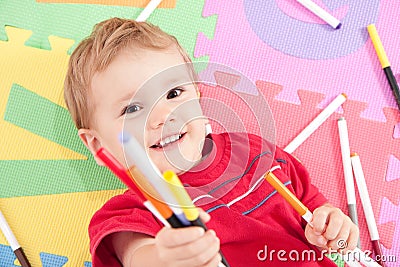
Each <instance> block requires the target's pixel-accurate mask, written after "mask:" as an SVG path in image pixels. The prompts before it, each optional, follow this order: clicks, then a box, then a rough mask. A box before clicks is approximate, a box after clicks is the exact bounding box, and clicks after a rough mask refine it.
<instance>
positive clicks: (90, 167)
mask: <svg viewBox="0 0 400 267" xmlns="http://www.w3.org/2000/svg"><path fill="white" fill-rule="evenodd" d="M4 120H5V121H8V122H10V123H12V124H14V125H16V126H18V127H21V128H23V129H26V130H28V131H30V132H32V133H34V134H37V135H39V136H41V137H43V138H46V139H48V140H50V141H53V142H55V143H58V144H59V145H62V146H64V147H66V148H68V149H71V150H74V151H76V152H78V153H81V154H83V155H85V156H87V157H88V159H87V160H2V161H0V170H1V171H2V173H1V180H2V184H3V185H7V186H1V187H0V198H3V197H17V196H34V195H48V194H61V193H72V192H87V191H97V190H110V189H119V188H124V187H125V186H124V185H123V184H122V183H121V182H120V181H119V180H118V179H117V178H115V177H114V176H113V175H112V174H111V173H110V172H109V171H108V170H107V169H105V168H101V167H99V166H98V165H97V164H96V162H95V160H94V159H93V157H92V156H90V152H89V151H88V150H87V149H86V148H85V147H84V146H83V144H81V141H80V140H79V138H78V135H77V132H76V129H75V128H74V126H73V123H72V121H71V119H70V117H69V115H68V111H66V110H65V109H64V108H62V107H60V106H58V105H57V104H55V103H53V102H51V101H49V100H47V99H46V98H43V97H41V96H39V95H37V94H34V93H32V92H30V91H28V90H27V89H25V88H23V87H21V86H19V85H16V84H14V85H13V86H12V88H11V90H10V96H9V99H8V103H7V108H6V111H5V114H4ZM33 145H34V144H33ZM16 181H18V182H16Z"/></svg>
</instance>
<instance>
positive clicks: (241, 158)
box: [89, 133, 336, 267]
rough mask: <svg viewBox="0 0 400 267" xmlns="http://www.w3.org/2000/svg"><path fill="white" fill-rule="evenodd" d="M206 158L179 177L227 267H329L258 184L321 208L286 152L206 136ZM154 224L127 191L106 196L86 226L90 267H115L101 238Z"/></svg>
mask: <svg viewBox="0 0 400 267" xmlns="http://www.w3.org/2000/svg"><path fill="white" fill-rule="evenodd" d="M212 141H213V142H214V146H213V149H212V152H211V153H210V155H209V156H208V158H207V159H206V160H204V161H203V162H202V163H201V164H200V165H198V166H196V167H195V168H194V169H192V170H190V171H189V172H186V173H184V174H182V175H180V176H179V177H180V179H181V180H182V183H183V184H184V185H185V186H186V188H187V191H188V192H189V194H190V195H191V197H192V199H193V200H194V203H195V204H196V206H198V207H201V208H202V209H204V210H205V211H206V212H208V213H209V214H210V215H211V220H210V222H208V223H207V227H208V228H210V229H214V230H215V232H216V233H217V236H218V237H219V239H220V240H221V251H222V252H223V254H224V256H225V258H226V259H227V261H228V262H229V264H230V265H231V266H232V267H239V266H266V265H268V264H269V266H289V265H290V266H336V265H335V264H334V263H333V262H332V261H331V260H330V259H327V258H325V257H321V255H320V253H319V251H318V249H317V248H316V247H315V246H313V245H310V244H309V243H308V241H307V240H306V238H305V235H304V227H305V223H304V221H302V218H301V217H300V216H299V215H298V213H297V212H296V211H295V210H294V209H293V208H292V207H291V206H290V205H289V204H288V203H287V202H286V201H285V200H284V199H283V198H282V197H281V196H280V195H279V194H278V193H277V192H276V190H275V189H274V188H273V187H272V186H271V185H269V183H268V182H267V181H266V180H265V179H263V175H264V174H265V173H266V172H267V171H269V170H272V171H273V173H274V174H275V175H276V176H277V177H278V178H279V179H280V180H281V181H282V182H283V183H284V184H285V185H286V186H287V188H288V189H289V190H290V191H292V192H293V193H294V194H295V195H296V196H297V197H298V198H299V199H300V200H301V201H302V203H303V204H304V205H306V206H307V207H308V208H309V209H310V210H311V211H313V210H314V209H315V208H317V207H319V206H321V205H322V204H324V203H326V199H325V197H324V196H323V195H322V194H320V193H319V191H318V189H317V188H316V187H314V186H313V185H312V184H311V183H310V178H309V175H308V173H307V171H306V169H305V168H304V167H303V166H302V165H301V164H300V163H299V162H298V161H297V160H296V159H294V158H293V157H292V156H291V155H289V154H287V153H285V152H284V151H283V150H281V149H279V148H275V147H274V146H273V145H271V144H268V143H267V142H264V141H263V140H262V139H261V138H260V137H257V136H255V135H247V134H227V133H224V134H219V135H212ZM162 227H163V226H162V224H161V223H160V222H159V221H158V220H157V219H156V218H155V217H154V216H153V215H152V214H151V213H150V212H149V211H148V210H147V209H146V208H145V207H144V206H143V204H142V201H141V199H140V198H139V197H138V196H137V195H136V194H135V193H134V192H132V191H131V190H128V191H126V192H125V193H124V194H122V195H118V196H115V197H113V198H112V199H110V200H109V201H108V202H107V203H106V204H105V205H104V206H103V207H102V208H101V209H100V210H99V211H97V212H96V214H95V215H94V216H93V218H92V220H91V223H90V225H89V235H90V248H91V254H92V263H93V266H94V267H101V266H108V267H110V266H111V267H112V266H121V264H120V263H119V261H118V259H117V257H116V256H115V253H114V250H113V248H112V247H111V245H110V242H109V241H108V239H107V236H108V235H110V234H111V233H115V232H120V231H133V232H139V233H144V234H147V235H150V236H155V235H156V234H157V232H158V231H159V230H160V229H161V228H162Z"/></svg>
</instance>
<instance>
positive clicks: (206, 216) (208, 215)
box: [197, 208, 211, 223]
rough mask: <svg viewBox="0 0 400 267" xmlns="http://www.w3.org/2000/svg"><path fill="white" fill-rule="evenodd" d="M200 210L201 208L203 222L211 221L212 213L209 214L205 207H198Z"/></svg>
mask: <svg viewBox="0 0 400 267" xmlns="http://www.w3.org/2000/svg"><path fill="white" fill-rule="evenodd" d="M197 209H198V210H199V213H200V214H199V216H200V220H201V221H202V222H203V223H207V222H208V221H210V219H211V216H210V214H208V213H207V212H205V211H204V210H203V209H201V208H197Z"/></svg>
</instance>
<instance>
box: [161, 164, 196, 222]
mask: <svg viewBox="0 0 400 267" xmlns="http://www.w3.org/2000/svg"><path fill="white" fill-rule="evenodd" d="M163 176H164V179H165V181H167V182H168V187H169V188H170V190H171V192H172V194H173V195H174V196H175V198H176V199H177V200H178V204H179V205H180V206H181V208H182V211H183V213H184V214H185V216H186V219H188V220H189V221H191V222H194V221H196V220H197V219H198V218H199V211H198V210H197V208H196V207H195V206H194V205H193V203H192V199H191V198H190V196H189V194H188V193H187V191H186V189H185V188H184V187H183V185H182V183H181V181H180V180H179V178H178V176H176V174H175V173H174V172H173V171H165V172H164V173H163Z"/></svg>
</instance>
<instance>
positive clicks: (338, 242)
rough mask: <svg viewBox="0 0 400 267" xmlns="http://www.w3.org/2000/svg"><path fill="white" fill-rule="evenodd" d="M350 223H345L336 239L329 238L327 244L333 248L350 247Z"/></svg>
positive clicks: (340, 249) (339, 249)
mask: <svg viewBox="0 0 400 267" xmlns="http://www.w3.org/2000/svg"><path fill="white" fill-rule="evenodd" d="M349 235H350V224H344V225H343V227H342V228H341V229H340V231H339V233H338V234H337V236H336V237H335V238H334V239H329V240H328V244H327V246H328V247H329V248H331V249H333V250H338V251H342V250H343V249H346V248H347V247H348V238H349Z"/></svg>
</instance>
